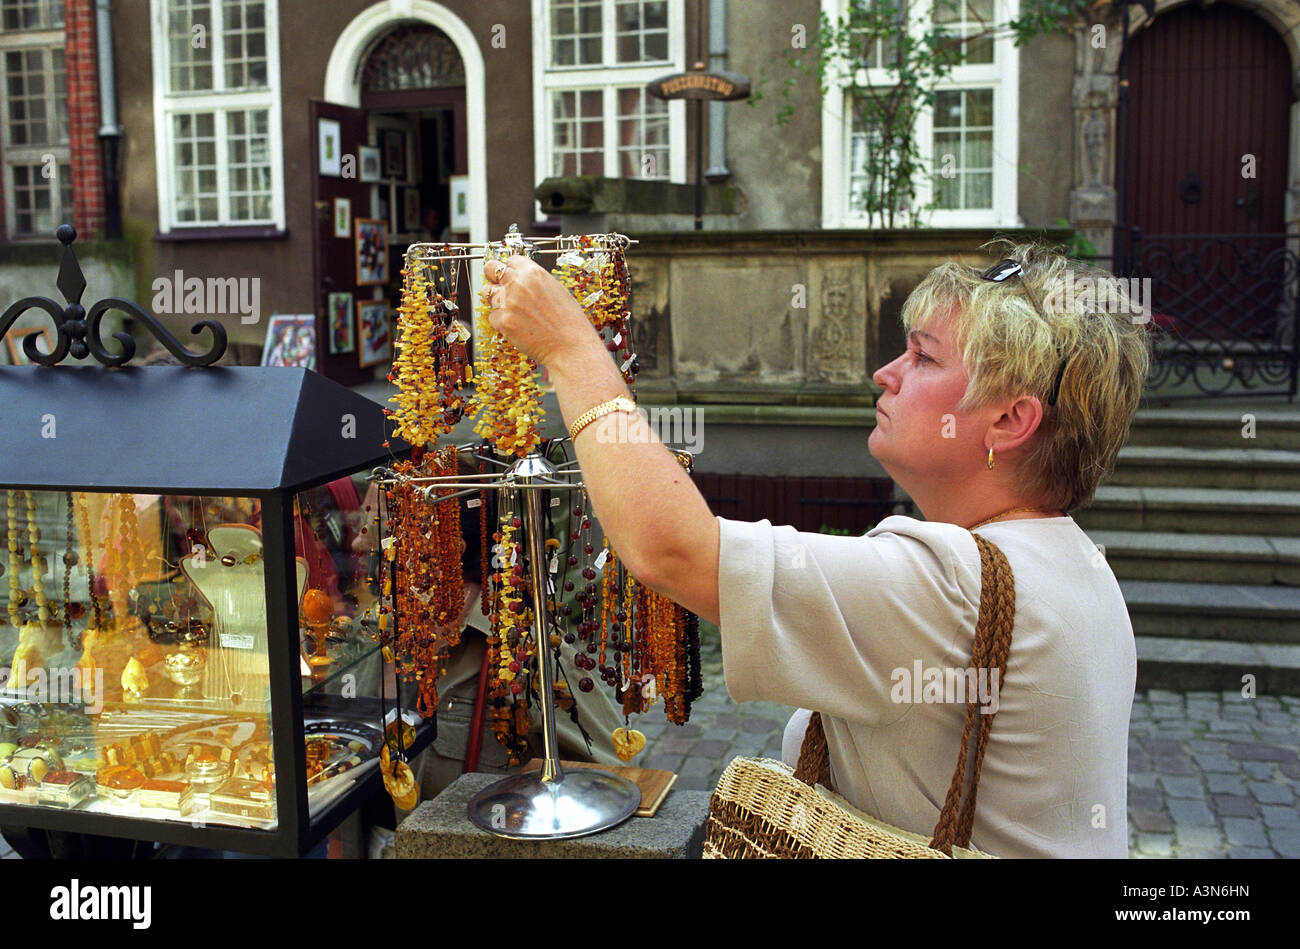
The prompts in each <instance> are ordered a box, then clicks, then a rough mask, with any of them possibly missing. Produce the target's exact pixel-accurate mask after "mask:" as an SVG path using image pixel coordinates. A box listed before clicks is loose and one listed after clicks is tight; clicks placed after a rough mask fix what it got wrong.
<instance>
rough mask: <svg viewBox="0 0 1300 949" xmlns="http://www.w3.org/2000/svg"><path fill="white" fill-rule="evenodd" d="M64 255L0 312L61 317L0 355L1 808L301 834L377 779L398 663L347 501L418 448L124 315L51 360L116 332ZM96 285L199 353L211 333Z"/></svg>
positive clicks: (84, 819) (195, 829)
mask: <svg viewBox="0 0 1300 949" xmlns="http://www.w3.org/2000/svg"><path fill="white" fill-rule="evenodd" d="M64 230H65V229H60V231H61V233H60V239H61V240H63V238H64V236H65V235H64V233H63V232H64ZM66 230H67V231H70V230H71V229H70V228H67V229H66ZM64 243H65V245H70V244H71V239H68V240H64ZM71 256H72V255H71V249H70V246H68V248H67V249H66V250H65V258H64V266H63V271H62V272H61V274H60V280H59V286H60V289H62V290H63V291H64V295H65V297H66V298H67V299H68V304H67V306H65V307H59V306H58V305H56V304H53V303H52V302H51V301H48V300H46V301H37V302H35V303H33V298H28V299H27V300H21V301H19V302H18V303H17V304H15V305H14V306H13V307H10V308H9V310H7V311H5V313H4V315H3V316H0V335H3V333H4V331H5V330H6V329H7V328H8V325H11V324H12V322H13V320H14V319H15V318H16V316H17V315H18V310H17V309H16V308H19V307H21V306H23V305H24V304H25V305H26V308H27V309H30V308H32V307H33V306H35V307H36V308H40V309H45V310H46V311H47V312H50V313H51V315H52V316H54V317H55V320H56V324H57V333H58V337H57V344H56V348H55V352H54V353H52V354H42V353H39V352H38V353H37V354H36V355H37V356H41V357H44V359H43V360H42V359H37V360H34V361H36V362H42V361H43V362H44V364H43V365H35V366H25V367H0V406H3V410H0V538H3V539H2V540H0V826H18V827H38V828H50V829H56V830H62V831H69V832H77V833H90V834H104V835H109V836H117V837H126V838H131V839H136V840H152V841H159V842H164V843H174V844H183V845H191V846H198V847H204V848H212V849H219V850H233V851H239V852H245V853H254V854H264V855H273V856H296V855H301V854H303V853H305V852H306V851H308V850H309V849H311V847H312V846H314V845H315V844H316V843H317V842H318V841H319V840H321V839H322V838H323V837H324V836H325V835H326V834H328V833H329V832H330V831H331V830H332V829H333V828H334V827H335V826H337V825H338V823H339V822H341V821H342V820H343V819H344V818H345V817H347V816H348V815H349V814H350V813H352V812H353V811H354V810H355V809H356V808H357V807H358V806H359V805H360V804H361V803H362V802H363V800H364V799H365V798H366V797H368V796H370V795H372V794H374V793H382V783H381V778H380V773H379V767H378V765H379V757H380V750H381V745H382V735H381V727H382V724H381V723H382V722H383V720H384V713H385V710H386V709H389V708H391V707H392V706H393V705H394V688H395V686H394V683H393V681H392V677H391V676H384V675H383V672H382V670H383V669H384V664H383V662H382V660H381V658H380V655H379V647H378V646H377V645H376V644H375V643H373V642H372V640H371V637H370V630H368V629H367V628H366V627H365V625H364V624H363V619H364V617H365V612H366V610H367V608H368V607H370V606H371V605H372V604H373V603H374V601H375V600H376V599H377V598H378V592H379V586H378V582H377V580H376V577H377V575H379V574H380V573H381V571H380V569H379V563H378V560H379V558H378V557H377V556H376V551H374V550H373V549H372V546H376V545H372V544H371V543H369V541H368V538H371V537H373V536H375V534H376V532H375V527H374V524H373V523H372V522H371V521H370V520H369V515H367V514H366V512H365V511H364V510H363V509H362V504H361V499H362V498H364V497H365V493H366V482H365V476H366V475H367V474H368V473H369V472H370V471H371V470H372V469H373V468H374V467H376V466H378V465H381V464H386V463H389V462H391V461H392V460H393V459H394V458H397V457H401V456H402V455H403V454H404V451H405V447H406V446H405V444H404V443H401V442H400V441H398V440H397V439H393V440H392V442H391V446H390V442H389V439H388V437H387V435H386V420H385V418H384V415H383V410H382V407H381V406H379V405H378V404H376V403H374V402H372V401H370V400H368V399H366V398H364V397H363V396H360V395H358V394H356V393H354V392H351V391H350V390H348V389H345V388H343V387H342V386H340V385H338V384H337V383H334V382H331V381H330V380H328V379H325V378H324V377H323V376H320V375H318V374H316V373H314V372H311V371H308V370H305V369H292V368H263V367H247V368H235V367H229V368H227V367H209V368H183V367H170V366H156V367H154V366H150V367H132V366H126V365H124V363H125V362H126V361H127V360H129V358H130V356H131V354H132V353H131V350H133V348H134V347H133V345H132V344H130V342H129V337H128V338H127V339H126V340H124V339H123V335H124V334H118V336H117V339H118V341H119V344H121V348H122V349H123V350H126V352H125V353H124V355H125V358H122V356H123V354H122V353H119V354H111V355H110V358H109V359H107V360H105V359H104V358H102V357H101V358H100V361H101V362H106V363H108V365H104V366H89V367H74V366H59V365H56V363H57V362H58V361H59V360H61V359H62V358H63V357H64V356H65V355H66V354H67V352H68V351H69V349H71V350H72V351H73V354H74V355H77V354H78V353H77V349H78V348H80V350H81V354H82V355H84V354H85V352H86V350H87V348H89V349H90V350H92V351H94V352H95V354H96V355H97V356H98V355H100V353H101V352H103V353H107V352H108V350H107V348H106V347H105V346H104V345H103V343H102V341H99V340H98V339H97V338H96V333H97V327H98V320H97V319H96V313H98V315H100V316H102V314H103V312H104V309H105V307H104V306H103V301H101V304H97V305H96V306H95V307H92V308H91V310H90V313H89V315H87V313H86V311H85V310H83V309H82V308H81V306H80V304H79V297H80V291H81V289H82V287H83V286H84V281H82V282H81V285H80V286H76V285H75V283H76V282H75V281H71V282H70V281H68V280H67V279H66V277H67V274H68V271H69V265H68V258H69V257H71ZM73 266H74V267H75V258H73ZM76 276H77V277H80V272H79V270H77V272H76ZM70 284H71V285H72V291H73V292H69V286H70ZM109 302H110V304H111V305H112V306H114V307H116V308H118V309H127V310H129V312H131V314H132V315H133V316H135V317H136V319H137V320H142V321H147V322H148V323H150V324H152V325H151V326H148V327H147V328H149V329H150V331H151V332H154V334H155V335H158V336H159V338H160V340H162V342H163V343H164V345H166V346H167V348H168V349H171V351H172V352H173V353H175V354H177V356H178V357H179V361H182V362H187V363H189V364H190V365H191V366H203V365H204V364H205V362H212V361H215V359H216V358H217V357H219V356H220V352H217V355H216V356H212V352H213V351H216V350H218V349H221V348H224V334H223V333H217V332H215V331H214V332H213V334H212V335H213V337H214V339H215V343H214V347H213V349H212V350H209V352H208V353H207V354H200V355H198V356H195V354H193V353H190V352H189V351H187V350H185V349H184V348H183V347H181V345H180V344H179V343H177V342H176V341H175V340H174V338H172V337H171V336H170V335H168V334H166V331H165V330H163V329H162V328H161V327H158V326H157V324H156V323H154V322H153V321H152V318H150V317H149V316H148V315H147V314H143V313H142V312H138V308H135V307H134V305H133V304H129V303H126V302H125V301H109ZM47 304H48V305H47ZM204 325H211V324H206V323H205V324H200V326H198V327H195V330H194V331H195V332H196V333H198V332H200V331H201V329H202V327H203V326H204ZM217 329H218V330H219V329H220V327H219V326H218V327H217ZM160 334H161V335H160ZM78 342H81V345H80V347H78V346H77V345H76V344H77V343H78ZM87 344H88V345H87ZM406 707H409V706H406ZM433 732H434V726H433V722H432V720H430V721H429V722H425V723H421V725H420V726H419V728H418V729H416V739H415V745H414V747H409V748H408V749H407V752H408V753H411V754H413V753H416V752H418V751H419V750H420V749H421V748H422V747H423V746H425V745H427V744H428V743H429V741H431V740H432V738H433Z"/></svg>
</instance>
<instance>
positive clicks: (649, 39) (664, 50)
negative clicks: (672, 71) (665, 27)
mask: <svg viewBox="0 0 1300 949" xmlns="http://www.w3.org/2000/svg"><path fill="white" fill-rule="evenodd" d="M645 58H646V59H667V58H668V33H667V32H663V33H647V34H646V37H645Z"/></svg>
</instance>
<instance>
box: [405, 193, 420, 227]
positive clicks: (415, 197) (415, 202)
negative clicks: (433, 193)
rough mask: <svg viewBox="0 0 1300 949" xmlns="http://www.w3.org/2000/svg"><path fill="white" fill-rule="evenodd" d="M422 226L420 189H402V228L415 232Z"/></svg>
mask: <svg viewBox="0 0 1300 949" xmlns="http://www.w3.org/2000/svg"><path fill="white" fill-rule="evenodd" d="M420 227H421V221H420V189H419V188H405V189H403V191H402V230H404V231H407V232H408V233H414V232H415V231H418V230H419V229H420Z"/></svg>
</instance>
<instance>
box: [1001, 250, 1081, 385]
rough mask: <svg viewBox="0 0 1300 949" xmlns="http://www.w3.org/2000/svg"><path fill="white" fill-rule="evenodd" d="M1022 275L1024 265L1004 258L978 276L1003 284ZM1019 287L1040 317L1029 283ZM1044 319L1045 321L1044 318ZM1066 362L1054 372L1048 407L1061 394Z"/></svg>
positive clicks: (1040, 312) (1066, 360)
mask: <svg viewBox="0 0 1300 949" xmlns="http://www.w3.org/2000/svg"><path fill="white" fill-rule="evenodd" d="M1024 275H1025V265H1024V264H1022V263H1021V262H1020V261H1018V260H1012V259H1011V258H1010V257H1004V258H1003V259H1002V260H999V261H998V262H997V263H996V264H994V265H993V266H992V267H990V268H989V269H988V270H986V271H984V272H983V273H982V274H980V278H981V279H982V280H990V281H992V282H993V283H1003V282H1005V281H1007V280H1010V279H1011V278H1012V277H1024ZM1020 285H1021V286H1022V287H1024V289H1025V293H1026V295H1027V296H1028V297H1029V299H1030V302H1032V303H1033V304H1034V308H1035V309H1036V310H1037V311H1038V315H1039V316H1042V315H1043V307H1042V305H1041V304H1039V302H1038V297H1037V296H1035V295H1034V291H1033V290H1032V289H1030V286H1029V282H1028V281H1026V280H1023V279H1022V280H1021V281H1020ZM1044 319H1046V317H1044ZM1058 352H1059V350H1058ZM1067 362H1069V360H1068V359H1062V360H1061V368H1060V369H1058V370H1057V371H1056V381H1055V382H1053V383H1052V394H1051V395H1049V396H1048V397H1047V404H1048V405H1051V406H1055V405H1056V399H1057V397H1058V396H1059V395H1060V394H1061V379H1062V377H1063V376H1064V375H1065V364H1066V363H1067Z"/></svg>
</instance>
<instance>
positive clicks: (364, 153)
mask: <svg viewBox="0 0 1300 949" xmlns="http://www.w3.org/2000/svg"><path fill="white" fill-rule="evenodd" d="M357 158H358V160H359V161H360V162H361V180H362V181H371V182H374V181H378V180H379V149H378V148H376V147H375V146H373V145H362V146H361V147H360V148H358V149H357Z"/></svg>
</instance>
